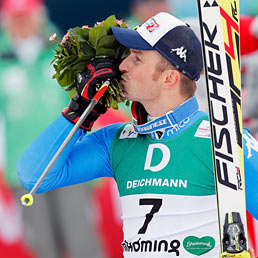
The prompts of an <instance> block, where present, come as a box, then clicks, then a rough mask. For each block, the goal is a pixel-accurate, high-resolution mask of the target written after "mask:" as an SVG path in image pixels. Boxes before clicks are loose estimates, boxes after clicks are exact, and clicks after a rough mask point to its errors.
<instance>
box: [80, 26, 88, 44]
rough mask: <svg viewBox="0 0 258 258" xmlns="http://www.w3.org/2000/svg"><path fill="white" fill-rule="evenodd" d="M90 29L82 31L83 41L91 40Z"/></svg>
mask: <svg viewBox="0 0 258 258" xmlns="http://www.w3.org/2000/svg"><path fill="white" fill-rule="evenodd" d="M89 31H90V30H89V29H87V28H84V29H82V31H81V36H82V38H83V39H85V40H86V41H87V40H89Z"/></svg>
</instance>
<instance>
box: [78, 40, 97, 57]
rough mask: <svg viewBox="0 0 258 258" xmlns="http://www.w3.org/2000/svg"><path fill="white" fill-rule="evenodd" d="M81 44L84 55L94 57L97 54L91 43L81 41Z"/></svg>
mask: <svg viewBox="0 0 258 258" xmlns="http://www.w3.org/2000/svg"><path fill="white" fill-rule="evenodd" d="M80 45H81V50H82V52H83V54H84V55H86V56H88V57H89V58H93V57H94V56H95V49H94V48H93V47H92V46H91V45H90V44H89V42H81V43H80Z"/></svg>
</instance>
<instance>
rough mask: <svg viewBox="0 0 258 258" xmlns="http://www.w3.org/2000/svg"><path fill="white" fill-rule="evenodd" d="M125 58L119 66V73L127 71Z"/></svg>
mask: <svg viewBox="0 0 258 258" xmlns="http://www.w3.org/2000/svg"><path fill="white" fill-rule="evenodd" d="M127 58H128V57H126V58H125V59H124V60H123V61H122V62H121V64H120V65H119V70H120V71H121V72H126V71H127V70H128V68H127Z"/></svg>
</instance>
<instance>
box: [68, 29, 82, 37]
mask: <svg viewBox="0 0 258 258" xmlns="http://www.w3.org/2000/svg"><path fill="white" fill-rule="evenodd" d="M81 31H82V28H81V27H74V28H71V29H69V30H68V32H69V33H70V34H71V36H72V37H74V36H78V35H81V33H82V32H81Z"/></svg>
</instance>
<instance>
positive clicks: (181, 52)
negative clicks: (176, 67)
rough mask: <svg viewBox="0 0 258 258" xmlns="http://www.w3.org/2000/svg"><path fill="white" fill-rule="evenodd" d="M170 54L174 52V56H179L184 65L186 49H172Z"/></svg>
mask: <svg viewBox="0 0 258 258" xmlns="http://www.w3.org/2000/svg"><path fill="white" fill-rule="evenodd" d="M172 52H176V55H177V56H179V57H180V58H181V59H183V60H184V62H185V63H186V53H187V49H185V48H184V47H178V48H172V49H171V51H170V53H172Z"/></svg>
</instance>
